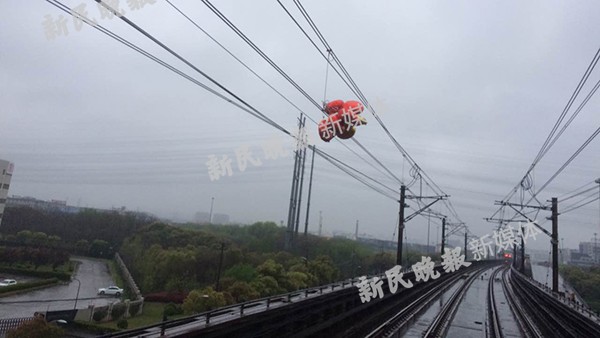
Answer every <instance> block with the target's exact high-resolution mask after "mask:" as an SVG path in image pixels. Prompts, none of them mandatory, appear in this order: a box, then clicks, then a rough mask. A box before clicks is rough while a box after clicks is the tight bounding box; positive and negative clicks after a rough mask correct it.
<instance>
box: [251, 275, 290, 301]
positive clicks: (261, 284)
mask: <svg viewBox="0 0 600 338" xmlns="http://www.w3.org/2000/svg"><path fill="white" fill-rule="evenodd" d="M250 285H251V286H252V287H253V288H254V289H255V290H256V291H258V292H259V293H260V295H261V297H267V296H273V295H277V294H281V293H284V292H285V289H283V288H281V287H280V286H279V283H278V282H277V280H276V279H275V278H273V277H271V276H259V277H258V278H257V279H256V280H255V281H254V282H252V283H250Z"/></svg>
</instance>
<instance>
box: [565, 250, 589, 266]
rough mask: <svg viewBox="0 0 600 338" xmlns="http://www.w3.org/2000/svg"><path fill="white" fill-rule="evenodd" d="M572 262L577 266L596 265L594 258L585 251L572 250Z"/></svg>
mask: <svg viewBox="0 0 600 338" xmlns="http://www.w3.org/2000/svg"><path fill="white" fill-rule="evenodd" d="M570 263H571V264H573V265H577V266H592V265H594V259H593V258H592V257H590V256H588V255H587V254H584V253H580V252H572V253H571V261H570Z"/></svg>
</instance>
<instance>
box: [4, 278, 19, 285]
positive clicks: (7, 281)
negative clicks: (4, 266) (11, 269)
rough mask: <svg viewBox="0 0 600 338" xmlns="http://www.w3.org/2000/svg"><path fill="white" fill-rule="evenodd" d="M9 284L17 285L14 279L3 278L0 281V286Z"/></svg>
mask: <svg viewBox="0 0 600 338" xmlns="http://www.w3.org/2000/svg"><path fill="white" fill-rule="evenodd" d="M10 285H17V281H16V280H14V279H5V280H3V281H2V282H0V286H10Z"/></svg>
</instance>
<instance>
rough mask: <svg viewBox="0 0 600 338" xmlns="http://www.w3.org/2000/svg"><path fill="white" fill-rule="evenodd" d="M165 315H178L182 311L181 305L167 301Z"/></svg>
mask: <svg viewBox="0 0 600 338" xmlns="http://www.w3.org/2000/svg"><path fill="white" fill-rule="evenodd" d="M164 312H165V315H166V316H168V317H170V316H174V315H180V314H182V313H183V308H182V307H181V305H178V304H175V303H169V304H167V305H165V310H164Z"/></svg>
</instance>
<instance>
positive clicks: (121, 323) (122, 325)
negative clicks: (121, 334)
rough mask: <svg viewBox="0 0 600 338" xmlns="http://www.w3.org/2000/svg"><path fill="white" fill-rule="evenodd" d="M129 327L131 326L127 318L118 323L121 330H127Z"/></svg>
mask: <svg viewBox="0 0 600 338" xmlns="http://www.w3.org/2000/svg"><path fill="white" fill-rule="evenodd" d="M127 326H129V323H128V322H127V319H125V318H123V319H119V321H118V322H117V327H118V328H119V329H126V328H127Z"/></svg>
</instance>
